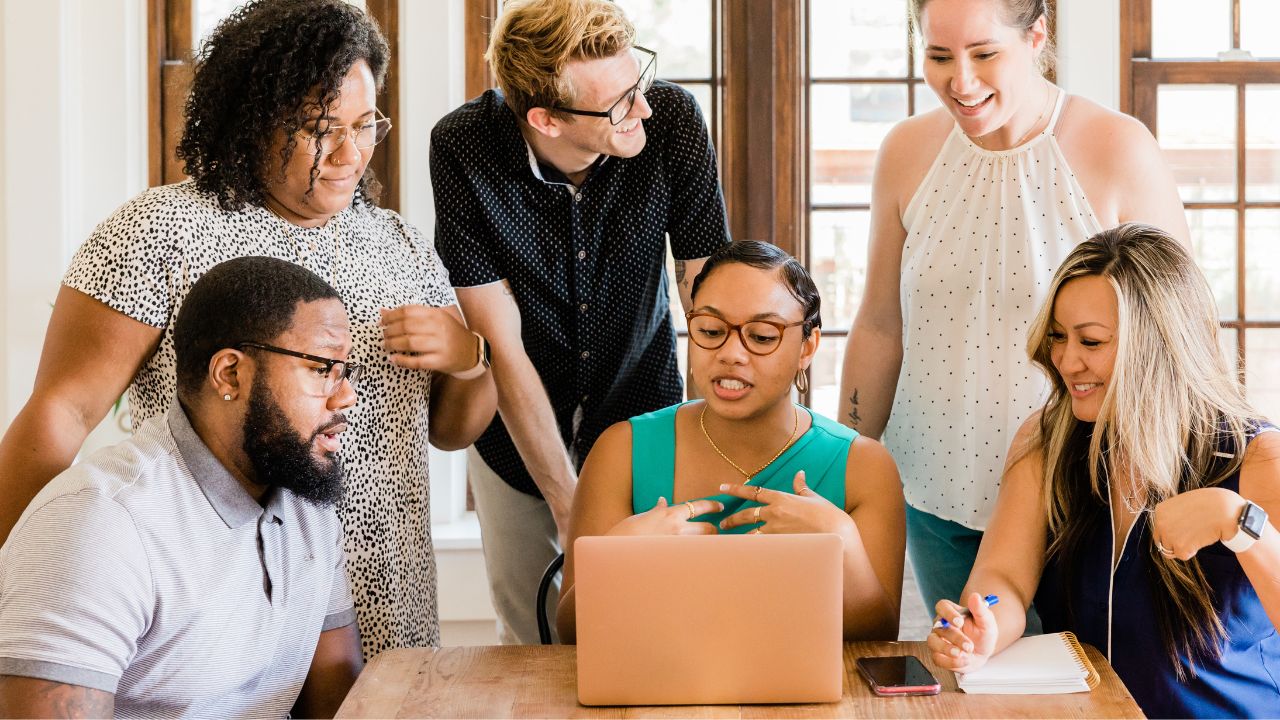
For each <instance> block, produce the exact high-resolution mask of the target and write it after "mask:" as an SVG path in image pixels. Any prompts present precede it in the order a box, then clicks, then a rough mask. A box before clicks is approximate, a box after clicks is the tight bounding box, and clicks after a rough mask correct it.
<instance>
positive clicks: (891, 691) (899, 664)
mask: <svg viewBox="0 0 1280 720" xmlns="http://www.w3.org/2000/svg"><path fill="white" fill-rule="evenodd" d="M858 671H859V672H861V673H862V676H863V677H865V678H866V679H867V682H868V683H869V684H870V685H871V691H872V692H874V693H875V694H877V695H887V696H889V697H902V696H905V695H937V694H938V693H939V692H941V691H942V686H941V685H939V684H938V681H937V679H936V678H934V677H933V675H931V674H930V673H929V671H928V670H926V669H925V667H924V664H923V663H921V662H920V660H919V659H918V658H916V657H913V656H911V655H888V656H882V657H860V658H858Z"/></svg>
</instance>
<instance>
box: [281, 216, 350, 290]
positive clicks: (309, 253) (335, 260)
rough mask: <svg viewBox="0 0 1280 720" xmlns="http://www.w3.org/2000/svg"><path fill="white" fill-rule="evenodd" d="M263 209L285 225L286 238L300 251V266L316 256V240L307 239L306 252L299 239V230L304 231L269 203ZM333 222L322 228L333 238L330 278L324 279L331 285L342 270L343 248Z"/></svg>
mask: <svg viewBox="0 0 1280 720" xmlns="http://www.w3.org/2000/svg"><path fill="white" fill-rule="evenodd" d="M262 207H264V208H266V210H267V212H269V213H271V214H272V215H275V216H276V219H277V220H279V221H280V222H281V223H282V224H283V225H284V234H285V237H287V238H289V239H290V240H292V241H293V246H294V248H295V249H297V251H298V264H299V265H303V261H304V260H307V259H309V258H312V257H314V256H315V254H316V249H317V248H316V241H315V240H314V239H312V238H308V239H307V248H308V249H307V250H305V251H304V250H303V247H302V241H300V240H299V239H298V230H300V229H302V228H301V227H300V226H298V225H296V224H294V223H293V222H290V221H289V219H288V218H286V217H285V216H284V215H281V214H280V212H279V211H278V210H276V209H275V208H273V207H271V206H270V205H268V204H267V203H265V202H264V203H262ZM332 221H333V218H332V217H331V218H329V220H327V221H326V222H325V224H324V225H323V226H322V227H324V228H325V231H326V232H328V233H329V236H330V237H331V238H333V255H332V256H331V257H330V258H329V277H327V278H324V280H325V281H327V282H328V283H330V284H334V283H335V282H336V281H337V279H338V270H340V269H341V268H342V257H341V253H342V248H341V246H340V245H339V244H338V234H337V233H336V232H334V228H333V227H331V226H330V223H331V222H332ZM303 267H306V266H305V265H303Z"/></svg>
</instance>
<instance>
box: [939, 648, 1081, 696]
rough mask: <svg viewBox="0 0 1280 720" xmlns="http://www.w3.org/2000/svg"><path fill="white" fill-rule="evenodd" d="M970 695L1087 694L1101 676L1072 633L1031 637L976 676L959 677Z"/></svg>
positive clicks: (965, 674) (1004, 653)
mask: <svg viewBox="0 0 1280 720" xmlns="http://www.w3.org/2000/svg"><path fill="white" fill-rule="evenodd" d="M956 682H958V683H959V685H960V689H961V690H964V691H965V692H967V693H974V694H990V695H1054V694H1060V693H1074V692H1088V691H1089V690H1092V689H1093V688H1095V687H1097V685H1098V672H1097V671H1096V670H1094V669H1093V664H1092V663H1090V662H1089V658H1088V657H1086V656H1085V654H1084V648H1082V647H1080V642H1079V641H1078V640H1076V636H1075V635H1074V634H1073V633H1069V632H1060V633H1050V634H1048V635H1030V636H1028V637H1024V638H1019V639H1018V641H1017V642H1015V643H1014V644H1012V645H1010V646H1009V647H1007V648H1005V649H1004V651H1003V652H1001V653H999V654H998V655H996V656H994V657H992V658H991V659H990V660H988V661H987V664H986V665H983V666H982V667H981V668H979V669H977V670H975V671H974V672H970V673H964V674H963V675H957V676H956Z"/></svg>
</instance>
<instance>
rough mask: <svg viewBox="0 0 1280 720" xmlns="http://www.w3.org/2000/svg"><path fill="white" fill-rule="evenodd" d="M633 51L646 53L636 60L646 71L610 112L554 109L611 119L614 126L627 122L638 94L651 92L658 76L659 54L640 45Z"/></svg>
mask: <svg viewBox="0 0 1280 720" xmlns="http://www.w3.org/2000/svg"><path fill="white" fill-rule="evenodd" d="M631 49H632V50H634V51H638V52H640V53H645V55H640V56H638V57H637V58H636V59H637V60H638V61H639V62H641V63H642V65H641V67H643V68H644V69H643V70H641V71H640V79H639V80H637V81H636V84H635V85H632V86H631V89H630V90H628V91H627V92H626V93H624V94H623V95H622V97H620V98H618V101H617V102H615V103H614V104H612V105H610V106H609V109H608V110H604V111H600V110H575V109H574V108H568V107H564V106H563V105H554V106H552V109H554V110H559V111H560V112H567V113H571V114H573V115H587V116H589V117H602V118H609V123H610V124H612V125H617V124H618V123H620V122H622V121H623V120H626V119H627V116H628V115H630V114H631V108H632V106H634V105H635V104H636V93H640V94H641V95H643V94H645V93H647V92H649V88H651V87H653V79H654V78H655V77H657V75H658V53H656V52H654V51H652V50H650V49H649V48H642V47H640V46H639V45H636V46H634V47H632V48H631ZM646 56H647V57H648V62H645V57H646Z"/></svg>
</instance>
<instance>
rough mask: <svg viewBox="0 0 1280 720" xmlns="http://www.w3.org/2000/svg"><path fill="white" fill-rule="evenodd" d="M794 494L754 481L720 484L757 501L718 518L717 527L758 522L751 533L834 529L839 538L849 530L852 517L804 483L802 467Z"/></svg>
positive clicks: (729, 492)
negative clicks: (748, 483)
mask: <svg viewBox="0 0 1280 720" xmlns="http://www.w3.org/2000/svg"><path fill="white" fill-rule="evenodd" d="M792 489H793V490H794V494H792V493H787V492H781V491H778V490H769V489H767V488H762V487H759V486H756V485H721V486H720V492H722V493H724V494H726V495H732V496H734V497H739V498H742V499H744V500H750V501H752V502H755V503H759V504H758V505H755V506H753V507H749V508H746V509H745V510H739V511H738V512H736V513H734V514H732V515H730V516H729V517H727V518H725V519H724V520H722V521H721V522H720V529H721V530H728V529H730V528H734V527H738V526H740V525H755V524H757V523H762V524H761V525H760V526H759V527H757V528H756V529H755V530H752V532H753V533H834V534H836V535H839V536H840V537H842V538H846V537H848V536H849V535H850V534H852V532H853V529H854V527H853V518H851V517H849V514H848V513H846V512H845V511H844V510H842V509H840V508H838V507H836V506H835V505H833V504H831V501H830V500H827V499H826V498H824V497H822V496H821V495H819V494H818V493H816V492H814V491H813V490H811V489H810V488H809V486H808V485H807V484H805V476H804V471H803V470H801V471H799V472H797V473H796V475H795V479H794V480H793V481H792Z"/></svg>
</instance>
